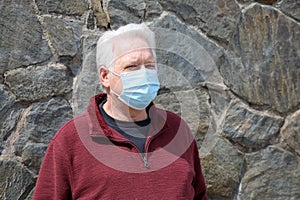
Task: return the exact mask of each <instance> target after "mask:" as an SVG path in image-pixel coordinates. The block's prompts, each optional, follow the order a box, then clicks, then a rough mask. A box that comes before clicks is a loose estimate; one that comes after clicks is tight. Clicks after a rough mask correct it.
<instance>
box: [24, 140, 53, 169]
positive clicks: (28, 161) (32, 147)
mask: <svg viewBox="0 0 300 200" xmlns="http://www.w3.org/2000/svg"><path fill="white" fill-rule="evenodd" d="M47 147H48V143H47V144H44V143H30V142H28V143H26V145H25V146H24V148H23V152H22V159H21V162H22V163H23V164H24V165H25V166H27V167H28V169H30V170H31V171H32V172H34V173H35V174H38V172H39V170H40V166H41V164H42V158H43V157H44V155H45V153H46V150H47Z"/></svg>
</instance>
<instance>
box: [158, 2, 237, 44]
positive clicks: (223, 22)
mask: <svg viewBox="0 0 300 200" xmlns="http://www.w3.org/2000/svg"><path fill="white" fill-rule="evenodd" d="M159 2H160V3H161V5H162V7H163V9H164V10H167V11H172V12H174V13H176V14H177V16H179V17H180V18H181V19H182V20H183V21H184V22H185V23H187V24H191V25H193V26H196V27H198V28H200V29H201V30H202V31H203V32H205V33H206V34H207V35H208V36H209V37H212V38H214V39H216V40H217V41H219V42H220V44H224V43H225V44H226V43H227V42H228V41H229V40H230V38H231V36H232V35H233V32H234V29H235V26H236V23H237V19H238V16H239V14H240V10H239V6H238V4H236V3H235V1H231V0H226V1H224V0H217V1H210V0H200V1H199V0H190V1H180V0H159Z"/></svg>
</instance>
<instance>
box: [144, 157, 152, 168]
mask: <svg viewBox="0 0 300 200" xmlns="http://www.w3.org/2000/svg"><path fill="white" fill-rule="evenodd" d="M142 157H143V161H144V165H145V167H146V168H147V169H150V166H149V163H148V160H147V158H146V156H142Z"/></svg>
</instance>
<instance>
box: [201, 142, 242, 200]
mask: <svg viewBox="0 0 300 200" xmlns="http://www.w3.org/2000/svg"><path fill="white" fill-rule="evenodd" d="M224 152H226V153H224ZM201 159H202V160H201V163H202V168H203V172H204V175H205V178H206V184H207V190H208V197H209V199H219V200H222V199H224V200H225V199H233V198H234V196H236V192H237V188H238V186H239V176H240V171H241V170H242V167H243V155H242V154H241V153H240V152H238V151H237V150H236V149H235V148H233V147H232V145H231V144H230V143H228V142H227V141H225V140H223V139H221V138H220V139H216V142H215V144H214V146H213V147H211V150H210V152H209V153H208V154H202V157H201Z"/></svg>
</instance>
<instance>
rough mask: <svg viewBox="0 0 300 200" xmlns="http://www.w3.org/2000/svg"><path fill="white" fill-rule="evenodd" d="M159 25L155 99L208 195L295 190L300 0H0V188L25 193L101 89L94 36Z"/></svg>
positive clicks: (295, 194)
mask: <svg viewBox="0 0 300 200" xmlns="http://www.w3.org/2000/svg"><path fill="white" fill-rule="evenodd" d="M131 22H133V23H139V22H146V23H147V24H148V25H149V26H150V27H152V29H153V30H154V31H156V32H157V41H158V48H157V54H158V55H157V58H158V63H159V78H160V81H161V84H162V88H161V90H160V92H159V96H158V97H157V99H156V100H155V103H156V104H157V106H159V107H163V108H166V109H169V110H172V111H174V112H176V113H178V114H180V115H181V116H182V117H183V118H184V119H185V120H186V121H187V122H188V123H189V125H190V126H191V129H192V130H193V132H194V133H195V135H196V139H197V142H198V144H199V147H200V149H199V152H200V154H201V159H202V166H203V171H204V173H205V178H206V182H207V189H208V196H209V199H240V200H242V199H278V200H279V199H282V200H286V199H300V164H299V161H300V2H299V1H297V0H281V1H276V0H274V1H270V0H260V1H254V0H235V1H233V0H216V1H210V0H184V1H182V0H135V1H133V0H122V1H120V0H102V1H99V0H72V1H68V0H59V1H58V0H48V1H42V0H20V1H19V0H18V1H17V0H10V1H8V0H2V1H0V59H1V63H0V199H31V196H32V193H33V191H34V186H35V182H36V178H37V176H38V171H39V166H40V164H41V161H42V158H43V155H44V153H45V151H46V149H47V144H48V143H49V141H50V139H51V137H52V136H53V135H54V134H55V132H56V131H57V130H58V128H59V127H60V126H61V125H62V124H63V123H64V122H66V121H67V120H69V119H71V118H72V117H74V116H75V115H77V114H78V113H81V112H82V111H83V110H84V109H85V107H86V104H87V102H88V100H89V98H90V97H91V96H92V95H94V94H96V93H99V92H101V87H100V86H99V83H98V77H97V70H96V64H95V45H96V41H97V39H98V38H99V36H100V35H101V33H102V32H104V31H105V30H107V29H116V28H118V27H119V26H121V25H124V24H127V23H131Z"/></svg>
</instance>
